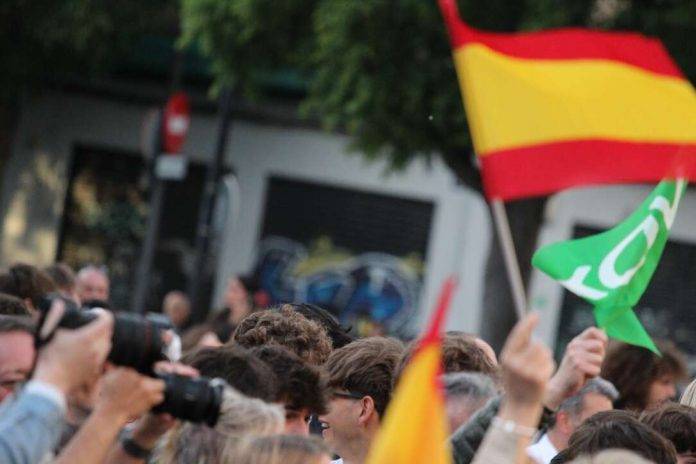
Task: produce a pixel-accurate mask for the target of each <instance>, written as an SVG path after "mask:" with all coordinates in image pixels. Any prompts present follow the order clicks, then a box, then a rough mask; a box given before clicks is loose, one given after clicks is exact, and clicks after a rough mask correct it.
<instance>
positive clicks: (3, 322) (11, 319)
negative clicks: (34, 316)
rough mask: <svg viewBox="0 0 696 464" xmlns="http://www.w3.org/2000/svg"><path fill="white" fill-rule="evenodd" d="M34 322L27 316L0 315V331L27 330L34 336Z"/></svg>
mask: <svg viewBox="0 0 696 464" xmlns="http://www.w3.org/2000/svg"><path fill="white" fill-rule="evenodd" d="M34 331H35V327H34V322H33V321H32V320H31V319H30V318H29V317H25V316H0V333H8V332H26V333H28V334H29V335H31V336H34Z"/></svg>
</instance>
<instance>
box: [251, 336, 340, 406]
mask: <svg viewBox="0 0 696 464" xmlns="http://www.w3.org/2000/svg"><path fill="white" fill-rule="evenodd" d="M251 352H252V354H254V355H255V356H256V357H258V358H259V359H261V360H262V361H264V362H265V363H266V364H268V365H269V366H270V367H271V369H272V370H273V372H275V374H276V376H277V377H278V396H277V399H276V401H277V402H281V403H283V404H284V405H285V408H286V409H294V410H301V409H305V408H306V409H308V410H309V411H310V412H311V413H312V414H316V415H320V414H325V413H326V410H327V409H326V404H327V397H326V383H325V381H324V378H323V377H322V374H321V372H320V371H319V369H318V368H316V367H314V366H310V365H309V364H307V363H306V362H304V361H303V360H301V359H300V358H299V357H298V356H297V355H296V354H294V353H292V352H290V350H288V349H287V348H284V347H282V346H278V345H269V346H257V347H256V348H253V349H252V350H251Z"/></svg>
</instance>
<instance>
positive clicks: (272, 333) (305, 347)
mask: <svg viewBox="0 0 696 464" xmlns="http://www.w3.org/2000/svg"><path fill="white" fill-rule="evenodd" d="M228 344H232V345H239V346H243V347H245V348H254V347H256V346H264V345H280V346H283V347H285V348H287V349H288V350H290V351H291V352H293V353H295V354H296V355H297V356H299V357H300V359H302V360H304V361H306V362H308V363H309V364H311V365H314V366H319V365H321V364H323V363H324V361H326V358H328V357H329V354H330V353H331V349H332V346H331V339H330V338H329V336H328V335H327V334H326V330H324V328H323V327H321V326H320V325H319V324H318V323H316V322H314V321H310V320H309V319H307V318H306V317H304V316H303V315H302V314H300V313H298V312H297V311H294V310H293V309H292V308H291V307H289V306H287V307H286V306H285V305H284V306H281V307H280V308H279V309H277V310H263V311H257V312H255V313H252V314H250V315H248V316H247V317H245V318H244V319H242V321H241V322H240V323H239V325H238V326H237V328H236V329H235V331H234V333H233V334H232V339H231V340H230V341H229V342H228Z"/></svg>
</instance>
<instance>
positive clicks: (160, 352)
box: [37, 296, 166, 375]
mask: <svg viewBox="0 0 696 464" xmlns="http://www.w3.org/2000/svg"><path fill="white" fill-rule="evenodd" d="M55 298H60V299H61V300H62V301H63V303H64V304H65V312H64V313H63V317H62V318H61V319H60V321H59V322H58V325H57V326H56V328H58V327H61V328H64V329H76V328H78V327H82V326H83V325H86V324H89V323H90V322H92V321H93V320H94V319H96V318H97V315H96V314H95V313H94V312H92V311H90V310H82V309H80V308H78V306H77V305H76V304H75V303H74V302H73V301H70V300H68V299H65V298H62V297H58V296H56V297H49V298H45V299H44V300H43V301H42V302H41V304H40V305H39V309H40V310H41V319H40V323H39V333H41V330H42V329H41V327H43V325H44V323H45V322H46V315H47V314H48V310H49V309H50V308H51V304H52V302H53V300H54V299H55ZM113 315H114V329H113V335H112V337H111V351H110V352H109V357H108V359H109V361H110V362H112V363H113V364H116V365H118V366H127V367H132V368H133V369H135V370H137V371H138V372H140V373H142V374H146V375H153V370H152V368H153V365H154V364H155V363H156V362H157V361H162V360H165V359H166V356H165V355H164V349H165V344H164V341H163V340H162V330H161V329H160V328H159V327H158V325H157V324H155V323H153V322H152V321H149V320H148V319H147V318H144V317H142V316H140V315H138V314H132V313H120V312H115V313H113ZM47 342H48V340H41V339H40V338H39V337H38V336H37V347H38V346H40V345H43V344H44V343H47Z"/></svg>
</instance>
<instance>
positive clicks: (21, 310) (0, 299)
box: [0, 293, 31, 316]
mask: <svg viewBox="0 0 696 464" xmlns="http://www.w3.org/2000/svg"><path fill="white" fill-rule="evenodd" d="M0 314H2V315H5V316H31V312H30V311H29V309H27V305H25V304H24V302H23V301H22V300H20V299H19V298H17V297H16V296H13V295H8V294H7V293H0Z"/></svg>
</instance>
